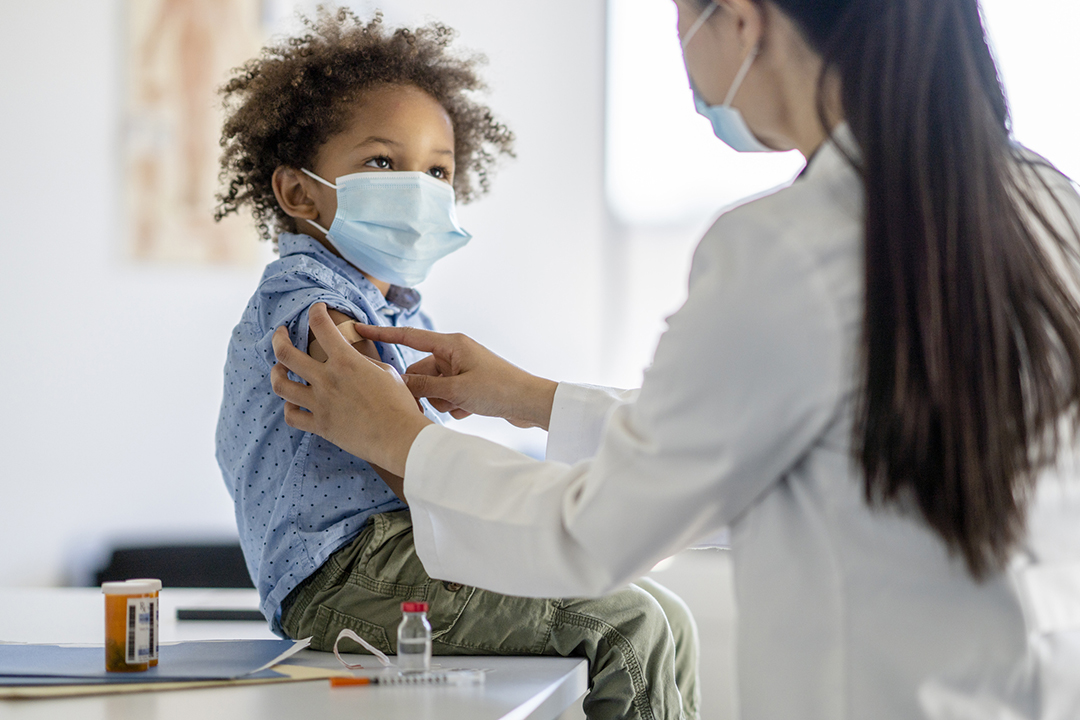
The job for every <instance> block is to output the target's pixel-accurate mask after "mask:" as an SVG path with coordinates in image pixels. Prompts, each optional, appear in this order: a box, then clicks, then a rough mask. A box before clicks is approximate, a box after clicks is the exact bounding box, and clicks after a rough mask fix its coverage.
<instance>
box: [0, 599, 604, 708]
mask: <svg viewBox="0 0 1080 720" xmlns="http://www.w3.org/2000/svg"><path fill="white" fill-rule="evenodd" d="M257 605H258V596H257V594H256V593H255V591H254V590H251V591H247V590H189V589H165V590H163V591H162V593H161V641H162V642H166V643H167V642H175V641H181V640H211V639H244V638H273V637H275V636H274V635H273V634H272V633H271V632H270V631H269V630H268V629H267V627H266V624H265V623H260V622H221V621H202V622H200V621H182V622H181V621H177V620H176V609H177V608H178V607H184V608H199V607H203V608H206V607H212V608H220V607H242V608H255V607H257ZM103 634H104V601H103V600H102V596H101V592H100V591H99V590H97V589H96V588H48V589H23V588H0V642H33V643H79V644H82V643H95V644H100V643H101V641H102V635H103ZM348 657H349V658H350V659H351V661H352V662H361V663H364V664H365V667H366V666H368V665H370V666H372V667H374V666H376V664H377V663H376V662H375V660H374V658H372V657H371V656H370V655H353V656H348ZM365 660H366V661H367V662H365ZM290 662H295V663H296V664H300V665H309V666H318V667H327V668H337V667H339V664H338V662H337V659H336V658H335V657H334V656H333V655H332V654H330V653H322V652H315V651H311V650H305V651H303V652H301V653H299V654H298V655H297V656H296V659H295V660H293V661H290ZM433 664H435V665H438V666H440V667H443V668H483V669H487V670H490V672H489V673H488V674H487V678H486V682H485V683H484V684H483V685H480V686H475V687H443V686H429V687H416V686H411V687H351V688H333V689H332V688H330V686H329V683H328V682H327V681H326V680H316V681H311V682H296V683H281V684H274V685H251V686H241V687H228V688H208V689H203V690H181V691H175V692H153V693H138V694H131V695H111V696H109V695H106V696H99V697H83V698H64V699H50V700H38V699H35V700H0V720H8V719H9V718H11V719H12V720H31V719H32V720H39V719H41V720H44V719H46V718H48V719H50V720H51V719H52V718H59V717H65V718H68V717H70V718H79V719H80V720H83V719H85V720H98V719H99V718H100V719H101V720H106V719H108V720H114V719H115V720H127V719H128V718H130V719H131V720H154V719H162V720H165V719H168V720H173V719H175V720H190V719H191V718H200V719H201V718H218V717H221V718H229V719H230V720H247V719H248V718H250V719H251V720H256V719H258V720H275V719H277V718H280V719H281V720H286V719H288V720H293V719H295V718H314V719H315V720H336V719H337V718H378V719H379V720H393V719H394V718H409V720H427V719H429V718H430V719H432V720H434V719H435V718H438V719H439V720H459V719H460V720H554V719H555V718H558V717H559V715H560V714H561V713H562V712H563V711H564V710H566V709H567V708H569V707H570V706H571V705H573V704H574V702H575V701H576V700H577V699H578V698H579V697H581V695H583V694H584V693H585V690H586V689H587V686H588V665H587V663H586V661H585V660H584V659H582V658H560V657H487V656H482V657H437V658H435V659H434V661H433Z"/></svg>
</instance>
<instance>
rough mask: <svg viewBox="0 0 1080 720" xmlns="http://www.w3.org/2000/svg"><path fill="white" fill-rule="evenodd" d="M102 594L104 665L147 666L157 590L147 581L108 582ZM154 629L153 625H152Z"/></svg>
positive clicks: (132, 668) (137, 668)
mask: <svg viewBox="0 0 1080 720" xmlns="http://www.w3.org/2000/svg"><path fill="white" fill-rule="evenodd" d="M101 592H102V593H104V595H105V669H106V670H107V671H109V672H142V671H144V670H149V669H150V638H151V634H155V635H156V633H154V632H152V630H151V628H152V626H153V625H154V624H155V623H154V622H153V621H154V620H155V619H156V618H155V617H154V612H152V610H151V608H156V605H157V602H156V600H155V596H156V595H157V590H156V589H155V587H154V585H153V584H151V583H149V582H145V581H143V582H139V581H131V580H128V581H125V582H107V583H104V584H103V585H102V586H101ZM154 630H156V628H154Z"/></svg>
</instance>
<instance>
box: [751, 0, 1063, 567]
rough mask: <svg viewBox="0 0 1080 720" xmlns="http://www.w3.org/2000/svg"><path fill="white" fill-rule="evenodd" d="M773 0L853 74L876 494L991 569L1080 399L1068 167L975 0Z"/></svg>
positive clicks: (870, 465)
mask: <svg viewBox="0 0 1080 720" xmlns="http://www.w3.org/2000/svg"><path fill="white" fill-rule="evenodd" d="M758 1H759V2H760V1H761V0H758ZM770 2H771V4H772V5H773V6H775V7H776V8H779V9H780V10H781V11H782V12H783V13H785V14H786V15H787V16H788V17H790V18H791V19H792V20H793V21H794V22H795V23H796V25H797V26H798V27H799V28H800V30H801V32H802V33H803V36H804V37H805V38H806V40H807V41H808V43H809V44H810V45H811V47H813V48H814V49H815V50H816V51H817V52H818V53H819V54H820V55H821V56H822V58H823V60H824V66H825V71H824V72H826V73H827V72H835V73H836V74H837V75H838V76H839V79H840V82H841V85H842V91H841V93H842V103H843V111H844V116H845V119H846V120H847V122H848V124H849V126H850V128H851V131H852V133H853V134H854V136H855V139H856V141H857V143H858V146H859V156H858V157H857V158H852V161H853V162H854V163H855V165H856V167H857V168H858V170H859V172H860V174H861V176H862V178H863V183H864V186H865V193H866V204H865V213H866V215H865V217H866V220H865V222H866V245H865V293H866V296H865V315H864V321H863V333H862V341H861V361H862V373H863V374H862V380H863V385H862V388H861V392H860V396H859V400H858V404H857V409H856V422H855V427H854V437H853V440H854V451H855V453H856V458H857V462H858V464H859V465H860V466H861V468H862V470H863V473H864V477H865V494H866V499H867V502H869V503H870V504H872V505H876V504H891V503H901V504H909V503H911V502H912V501H914V503H915V504H916V505H917V506H918V508H919V509H920V510H921V512H922V515H923V516H924V518H925V519H926V522H927V523H929V525H930V526H931V527H932V528H933V530H934V531H935V532H936V533H937V534H938V535H940V536H941V538H942V539H943V540H944V541H945V543H946V545H947V546H948V547H949V549H950V550H951V551H953V552H956V553H958V554H959V555H960V556H962V558H963V560H964V561H965V563H966V566H967V568H968V571H969V572H970V573H971V575H972V576H973V577H974V578H976V579H981V578H984V577H986V576H988V575H989V574H991V573H993V572H995V571H997V570H1000V569H1002V568H1003V566H1004V564H1005V562H1006V560H1007V558H1008V556H1009V554H1010V552H1011V551H1012V550H1013V549H1014V547H1015V546H1016V545H1017V544H1018V543H1019V542H1020V541H1021V540H1022V539H1023V538H1024V535H1025V532H1026V525H1025V518H1026V515H1027V512H1026V509H1027V504H1028V500H1029V499H1030V496H1031V493H1032V491H1033V489H1034V485H1035V479H1036V476H1037V474H1038V473H1039V472H1040V471H1041V470H1043V469H1045V468H1046V467H1048V466H1049V465H1051V464H1052V463H1054V461H1055V459H1056V456H1057V452H1058V448H1059V447H1060V446H1061V443H1063V442H1066V441H1071V440H1072V439H1073V435H1072V432H1068V433H1066V432H1065V431H1063V430H1062V426H1061V422H1062V421H1063V420H1066V419H1068V420H1072V421H1075V420H1076V416H1077V409H1078V407H1080V382H1078V374H1080V306H1078V303H1077V298H1076V295H1075V294H1074V293H1075V287H1076V286H1075V282H1076V280H1077V275H1076V268H1077V255H1076V252H1077V240H1078V237H1080V233H1078V231H1077V228H1076V225H1075V224H1074V223H1073V222H1072V221H1071V220H1069V219H1068V218H1069V215H1068V214H1067V212H1066V210H1065V208H1064V206H1063V205H1062V203H1061V200H1060V193H1061V191H1062V188H1065V187H1068V182H1067V181H1066V180H1064V179H1062V178H1060V176H1056V171H1054V170H1053V168H1052V167H1050V166H1049V164H1048V163H1046V162H1045V161H1044V160H1042V159H1041V158H1038V157H1037V156H1034V155H1033V154H1031V153H1028V152H1026V151H1024V150H1023V149H1021V148H1019V147H1018V146H1016V145H1014V144H1013V143H1012V142H1011V140H1010V137H1009V112H1008V106H1007V103H1006V99H1005V93H1004V91H1003V89H1002V86H1001V82H1000V80H999V78H998V73H997V68H996V66H995V64H994V60H993V57H992V55H991V52H990V49H989V47H988V44H987V41H986V36H985V32H984V29H983V24H982V19H981V17H980V12H979V6H978V2H977V0H875V1H873V2H871V1H870V0H770ZM820 87H821V88H824V87H825V83H824V76H823V79H822V84H821V86H820ZM819 97H821V98H823V97H824V95H823V93H819ZM819 102H820V107H819V112H820V114H821V118H822V122H823V124H824V121H825V109H824V100H823V99H822V100H821V101H819ZM826 127H827V125H826ZM1055 176H1056V179H1055ZM1048 178H1049V180H1048ZM1057 180H1060V181H1061V182H1060V183H1059V184H1060V187H1059V188H1058V190H1057V192H1056V193H1055V192H1053V191H1051V187H1050V184H1051V182H1056V181H1057ZM1051 217H1054V218H1055V220H1054V221H1051V220H1050V218H1051ZM1061 219H1064V221H1062V220H1061ZM1074 427H1075V425H1074Z"/></svg>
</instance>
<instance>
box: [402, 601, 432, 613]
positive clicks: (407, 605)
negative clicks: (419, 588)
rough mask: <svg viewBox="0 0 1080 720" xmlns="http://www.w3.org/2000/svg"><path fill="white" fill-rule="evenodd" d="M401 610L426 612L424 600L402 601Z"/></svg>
mask: <svg viewBox="0 0 1080 720" xmlns="http://www.w3.org/2000/svg"><path fill="white" fill-rule="evenodd" d="M401 612H423V613H426V612H427V603H426V602H403V603H401Z"/></svg>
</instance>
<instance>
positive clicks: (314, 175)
mask: <svg viewBox="0 0 1080 720" xmlns="http://www.w3.org/2000/svg"><path fill="white" fill-rule="evenodd" d="M300 172H302V173H304V174H305V175H307V176H308V177H309V178H311V179H313V180H318V181H319V182H321V183H322V184H323V185H325V186H326V187H328V188H333V189H334V190H337V185H335V184H334V183H332V182H329V181H327V180H323V179H322V178H321V177H319V176H318V175H316V174H315V173H313V172H311V171H310V170H308V169H307V168H300ZM303 219H304V220H305V221H307V222H308V223H309V224H310V225H314V226H315V227H317V228H318V229H319V231H320V232H322V234H323V235H329V234H330V231H329V230H327V229H326V228H324V227H323V226H322V225H320V224H319V223H317V222H315V221H314V220H308V219H307V218H303ZM338 639H339V640H340V639H341V638H338ZM338 659H340V658H338Z"/></svg>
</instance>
